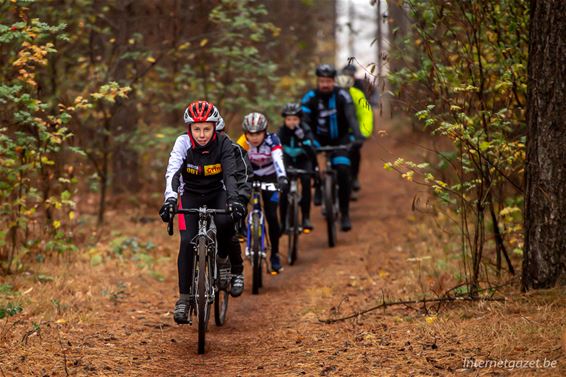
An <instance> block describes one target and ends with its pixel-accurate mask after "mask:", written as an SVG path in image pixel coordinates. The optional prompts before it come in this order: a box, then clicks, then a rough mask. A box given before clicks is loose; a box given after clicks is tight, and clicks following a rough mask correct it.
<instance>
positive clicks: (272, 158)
mask: <svg viewBox="0 0 566 377" xmlns="http://www.w3.org/2000/svg"><path fill="white" fill-rule="evenodd" d="M238 143H239V144H240V145H241V146H242V147H243V148H244V149H245V150H247V151H248V158H249V159H250V162H251V163H252V167H253V169H254V175H257V176H260V177H265V176H269V175H273V174H275V175H276V176H277V177H278V178H279V177H281V176H285V175H286V174H285V165H284V164H283V148H282V146H281V142H280V141H279V137H277V135H276V134H273V133H271V132H268V133H267V134H266V135H265V140H264V141H263V143H261V144H260V145H259V146H258V147H254V146H252V145H251V144H249V143H248V141H247V140H246V139H245V137H243V138H241V139H240V140H238ZM242 144H243V145H242Z"/></svg>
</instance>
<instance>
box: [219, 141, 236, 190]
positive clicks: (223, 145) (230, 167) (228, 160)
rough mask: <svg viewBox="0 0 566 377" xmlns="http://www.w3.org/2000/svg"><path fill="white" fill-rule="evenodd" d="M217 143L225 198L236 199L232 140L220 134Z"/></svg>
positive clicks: (234, 160)
mask: <svg viewBox="0 0 566 377" xmlns="http://www.w3.org/2000/svg"><path fill="white" fill-rule="evenodd" d="M219 144H220V145H219V147H220V153H221V157H220V163H221V164H222V174H223V177H224V186H226V198H227V200H228V201H236V200H238V185H237V183H236V159H235V158H234V150H233V147H232V141H230V139H229V138H228V137H226V136H222V137H219Z"/></svg>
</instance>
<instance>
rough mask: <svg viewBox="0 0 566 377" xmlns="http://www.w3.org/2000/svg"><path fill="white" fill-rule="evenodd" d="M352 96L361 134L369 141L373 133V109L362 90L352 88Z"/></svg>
mask: <svg viewBox="0 0 566 377" xmlns="http://www.w3.org/2000/svg"><path fill="white" fill-rule="evenodd" d="M350 96H352V99H353V100H354V106H355V108H356V118H358V123H359V124H360V133H361V134H362V136H363V137H365V138H366V139H367V138H368V137H370V136H371V134H372V133H373V109H372V107H371V106H370V104H369V103H368V101H367V99H366V96H365V95H364V92H362V91H361V90H360V89H358V88H354V87H353V86H352V87H350Z"/></svg>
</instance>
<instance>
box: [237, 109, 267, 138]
mask: <svg viewBox="0 0 566 377" xmlns="http://www.w3.org/2000/svg"><path fill="white" fill-rule="evenodd" d="M242 127H243V129H244V132H249V133H252V134H253V133H256V132H262V131H265V130H267V118H266V117H265V115H263V114H261V113H249V114H248V115H246V116H245V117H244V122H243V123H242Z"/></svg>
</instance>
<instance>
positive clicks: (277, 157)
mask: <svg viewBox="0 0 566 377" xmlns="http://www.w3.org/2000/svg"><path fill="white" fill-rule="evenodd" d="M271 141H272V144H271V158H272V159H273V166H274V167H275V174H277V178H279V177H286V176H287V174H286V173H285V164H284V163H283V148H282V147H281V142H280V141H279V137H277V135H275V134H272V135H271Z"/></svg>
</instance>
